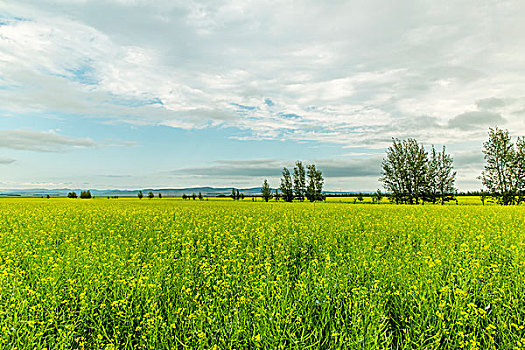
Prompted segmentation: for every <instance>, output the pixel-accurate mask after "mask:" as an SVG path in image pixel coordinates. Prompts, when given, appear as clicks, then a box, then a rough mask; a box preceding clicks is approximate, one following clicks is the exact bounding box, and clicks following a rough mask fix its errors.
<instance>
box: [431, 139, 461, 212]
mask: <svg viewBox="0 0 525 350" xmlns="http://www.w3.org/2000/svg"><path fill="white" fill-rule="evenodd" d="M452 162H453V160H452V157H451V156H450V155H449V154H447V153H446V149H445V146H443V149H442V151H441V152H437V151H436V149H435V148H434V146H432V150H431V152H430V155H429V159H428V165H427V173H426V187H427V191H426V193H425V194H426V195H425V199H426V200H428V201H430V202H432V203H436V202H438V201H439V202H441V204H445V202H447V201H449V200H451V199H454V191H455V188H454V182H455V181H456V172H455V171H453V169H454V168H453V166H452Z"/></svg>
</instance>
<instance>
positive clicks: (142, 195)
mask: <svg viewBox="0 0 525 350" xmlns="http://www.w3.org/2000/svg"><path fill="white" fill-rule="evenodd" d="M137 197H139V199H142V198H143V197H144V194H142V191H139V193H137Z"/></svg>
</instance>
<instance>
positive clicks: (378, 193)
mask: <svg viewBox="0 0 525 350" xmlns="http://www.w3.org/2000/svg"><path fill="white" fill-rule="evenodd" d="M372 199H373V200H374V202H376V203H377V204H379V203H380V202H381V199H383V193H382V192H381V190H379V189H378V190H377V191H376V192H375V193H374V194H373V195H372Z"/></svg>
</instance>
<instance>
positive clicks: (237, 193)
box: [235, 189, 241, 200]
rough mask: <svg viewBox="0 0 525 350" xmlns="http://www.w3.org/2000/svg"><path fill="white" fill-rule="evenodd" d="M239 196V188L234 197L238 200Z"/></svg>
mask: <svg viewBox="0 0 525 350" xmlns="http://www.w3.org/2000/svg"><path fill="white" fill-rule="evenodd" d="M240 198H241V195H240V193H239V189H237V191H236V194H235V199H236V200H239V199H240Z"/></svg>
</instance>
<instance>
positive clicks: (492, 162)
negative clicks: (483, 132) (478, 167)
mask: <svg viewBox="0 0 525 350" xmlns="http://www.w3.org/2000/svg"><path fill="white" fill-rule="evenodd" d="M483 154H484V157H485V161H486V164H485V168H484V170H483V172H482V173H481V182H482V183H483V186H485V187H486V188H487V189H488V192H489V195H490V196H491V197H492V198H494V199H495V200H496V202H497V203H499V204H503V205H510V204H515V203H516V195H517V193H518V187H519V185H518V184H519V180H518V177H517V170H516V169H515V168H514V167H515V166H516V160H517V159H518V157H516V152H515V149H514V145H513V144H512V141H511V137H510V135H509V132H508V130H501V129H499V128H498V127H495V128H490V129H489V139H488V141H487V142H485V143H483Z"/></svg>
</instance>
